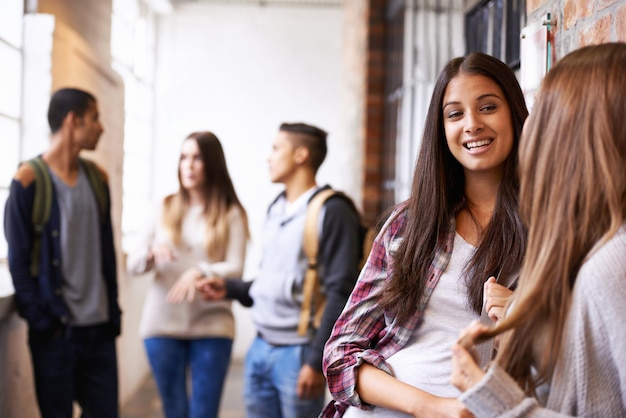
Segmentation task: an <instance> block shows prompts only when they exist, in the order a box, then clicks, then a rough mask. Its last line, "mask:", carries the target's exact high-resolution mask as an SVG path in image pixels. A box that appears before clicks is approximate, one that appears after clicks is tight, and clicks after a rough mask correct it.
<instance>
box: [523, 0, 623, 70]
mask: <svg viewBox="0 0 626 418" xmlns="http://www.w3.org/2000/svg"><path fill="white" fill-rule="evenodd" d="M526 11H527V15H528V22H533V21H537V20H539V19H541V17H542V16H543V15H545V14H546V13H550V14H551V19H552V20H553V21H554V22H555V23H554V30H553V31H554V48H555V54H556V58H557V59H558V58H560V57H562V56H564V55H566V54H567V53H569V52H571V51H573V50H575V49H578V48H580V47H582V46H585V45H593V44H599V43H606V42H617V41H622V42H626V0H597V1H588V0H543V1H542V0H528V1H527V3H526Z"/></svg>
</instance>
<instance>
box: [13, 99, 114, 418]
mask: <svg viewBox="0 0 626 418" xmlns="http://www.w3.org/2000/svg"><path fill="white" fill-rule="evenodd" d="M48 122H49V125H50V129H51V132H52V136H51V141H50V147H49V149H48V150H47V151H46V152H44V153H43V154H42V155H41V156H40V157H36V158H34V159H32V160H30V161H28V162H27V163H24V164H21V165H20V167H19V168H18V170H17V172H16V174H15V176H14V178H13V181H12V183H11V189H10V194H9V197H8V200H7V203H6V208H5V218H4V222H5V225H4V226H5V232H6V238H7V241H8V247H9V256H8V258H9V269H10V271H11V276H12V278H13V284H14V287H15V300H16V303H17V310H18V312H19V314H20V315H21V316H22V317H23V318H24V319H25V320H26V322H27V323H28V342H29V348H30V351H31V358H32V365H33V372H34V380H35V389H36V395H37V402H38V405H39V410H40V412H41V416H42V418H71V417H72V415H73V402H74V401H77V402H78V404H79V405H80V407H81V409H82V410H83V413H84V415H85V416H90V417H102V418H115V417H118V416H119V406H118V375H117V354H116V347H115V338H116V337H117V336H118V335H119V333H120V316H121V312H120V308H119V306H118V302H117V269H116V260H115V249H114V243H113V230H112V226H111V213H110V199H109V187H108V180H107V176H106V173H105V172H104V171H102V170H101V169H99V168H98V167H97V166H96V165H95V164H94V163H92V162H90V161H88V160H84V159H82V158H81V157H79V154H80V152H81V151H82V150H94V149H95V148H96V146H97V144H98V141H99V139H100V136H101V134H102V132H103V128H102V125H101V123H100V120H99V114H98V105H97V101H96V99H95V98H94V96H92V95H91V94H89V93H87V92H85V91H82V90H78V89H71V88H66V89H61V90H58V91H57V92H55V93H54V94H53V95H52V98H51V100H50V105H49V109H48Z"/></svg>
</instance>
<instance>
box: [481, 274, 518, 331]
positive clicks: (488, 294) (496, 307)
mask: <svg viewBox="0 0 626 418" xmlns="http://www.w3.org/2000/svg"><path fill="white" fill-rule="evenodd" d="M511 295H513V291H512V290H510V289H508V288H507V287H505V286H502V285H501V284H499V283H496V278H495V277H493V276H492V277H490V278H489V279H488V280H487V281H486V282H485V284H484V286H483V300H484V307H485V312H486V313H487V315H489V319H491V320H492V321H493V322H495V323H498V321H499V320H500V319H502V317H503V316H504V309H505V307H506V304H507V302H508V301H509V299H510V298H511Z"/></svg>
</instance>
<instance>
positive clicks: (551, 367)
mask: <svg viewBox="0 0 626 418" xmlns="http://www.w3.org/2000/svg"><path fill="white" fill-rule="evenodd" d="M581 80H583V81H582V82H581ZM624 92H626V44H624V43H610V44H602V45H595V46H588V47H584V48H581V49H579V50H576V51H574V52H572V53H570V54H569V55H566V56H565V57H563V58H562V59H561V60H560V61H558V62H557V63H556V65H555V66H554V67H553V68H552V69H551V70H550V71H549V72H548V74H547V75H546V77H545V79H544V81H543V84H542V86H541V88H540V90H539V93H538V97H537V101H536V102H535V105H534V108H533V113H532V115H531V117H530V118H529V119H528V122H527V124H526V126H525V127H524V134H523V138H522V141H521V147H520V180H521V190H520V210H521V214H522V216H523V219H524V221H525V223H526V224H527V225H528V247H527V250H526V258H525V260H524V263H523V266H522V270H521V275H520V279H519V287H518V288H517V290H516V292H515V295H514V296H513V298H512V299H511V301H510V304H509V305H508V307H507V309H506V314H505V316H504V317H503V318H502V319H501V321H500V322H499V323H498V325H497V326H496V327H495V328H494V329H488V328H486V327H484V326H481V325H479V324H472V325H471V326H470V327H468V329H467V330H465V331H464V332H463V334H462V335H463V340H464V344H463V345H461V344H457V345H455V346H454V347H453V351H454V360H453V363H454V368H453V374H452V381H453V383H454V384H455V385H456V386H457V387H458V388H460V389H461V390H463V391H465V393H464V394H463V395H462V397H461V400H462V401H463V403H464V404H465V405H466V406H467V407H468V408H469V409H470V410H471V411H472V413H474V414H475V415H476V416H477V417H479V418H480V417H495V416H506V417H565V416H581V417H598V418H600V417H602V418H604V417H624V416H626V367H625V365H626V348H625V347H626V328H625V327H624V324H625V323H626V307H625V306H624V301H623V300H624V295H626V172H625V171H624V167H626V123H625V122H624V116H625V115H626V98H625V96H624ZM496 335H500V344H499V346H500V347H499V350H498V355H497V356H496V359H495V361H494V364H492V365H491V366H490V367H489V369H488V371H487V373H486V374H485V372H483V371H482V369H481V368H480V367H479V366H478V365H477V364H476V363H475V362H474V360H473V359H472V357H471V356H470V354H469V353H468V351H467V348H469V349H470V351H472V350H471V348H472V342H473V341H475V340H478V339H485V338H491V337H494V336H496ZM546 388H547V398H546V396H545V392H546V390H545V389H546ZM538 394H541V395H543V396H538ZM538 398H540V399H541V401H540V400H539V399H538Z"/></svg>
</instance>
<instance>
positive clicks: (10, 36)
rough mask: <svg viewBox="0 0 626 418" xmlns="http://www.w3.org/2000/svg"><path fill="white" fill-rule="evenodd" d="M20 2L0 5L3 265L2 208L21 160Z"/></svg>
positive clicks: (0, 250)
mask: <svg viewBox="0 0 626 418" xmlns="http://www.w3.org/2000/svg"><path fill="white" fill-rule="evenodd" d="M23 12H24V3H23V1H22V0H3V1H1V2H0V63H2V66H1V67H0V74H1V76H0V91H1V92H2V94H0V138H2V139H1V140H2V152H1V153H0V235H1V237H0V261H4V262H6V258H7V243H6V240H5V239H4V229H3V225H4V220H3V216H4V205H5V202H6V199H7V196H8V195H9V187H10V185H11V178H12V177H13V174H14V172H15V169H16V168H17V165H18V163H19V158H20V144H21V116H22V28H23Z"/></svg>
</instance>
